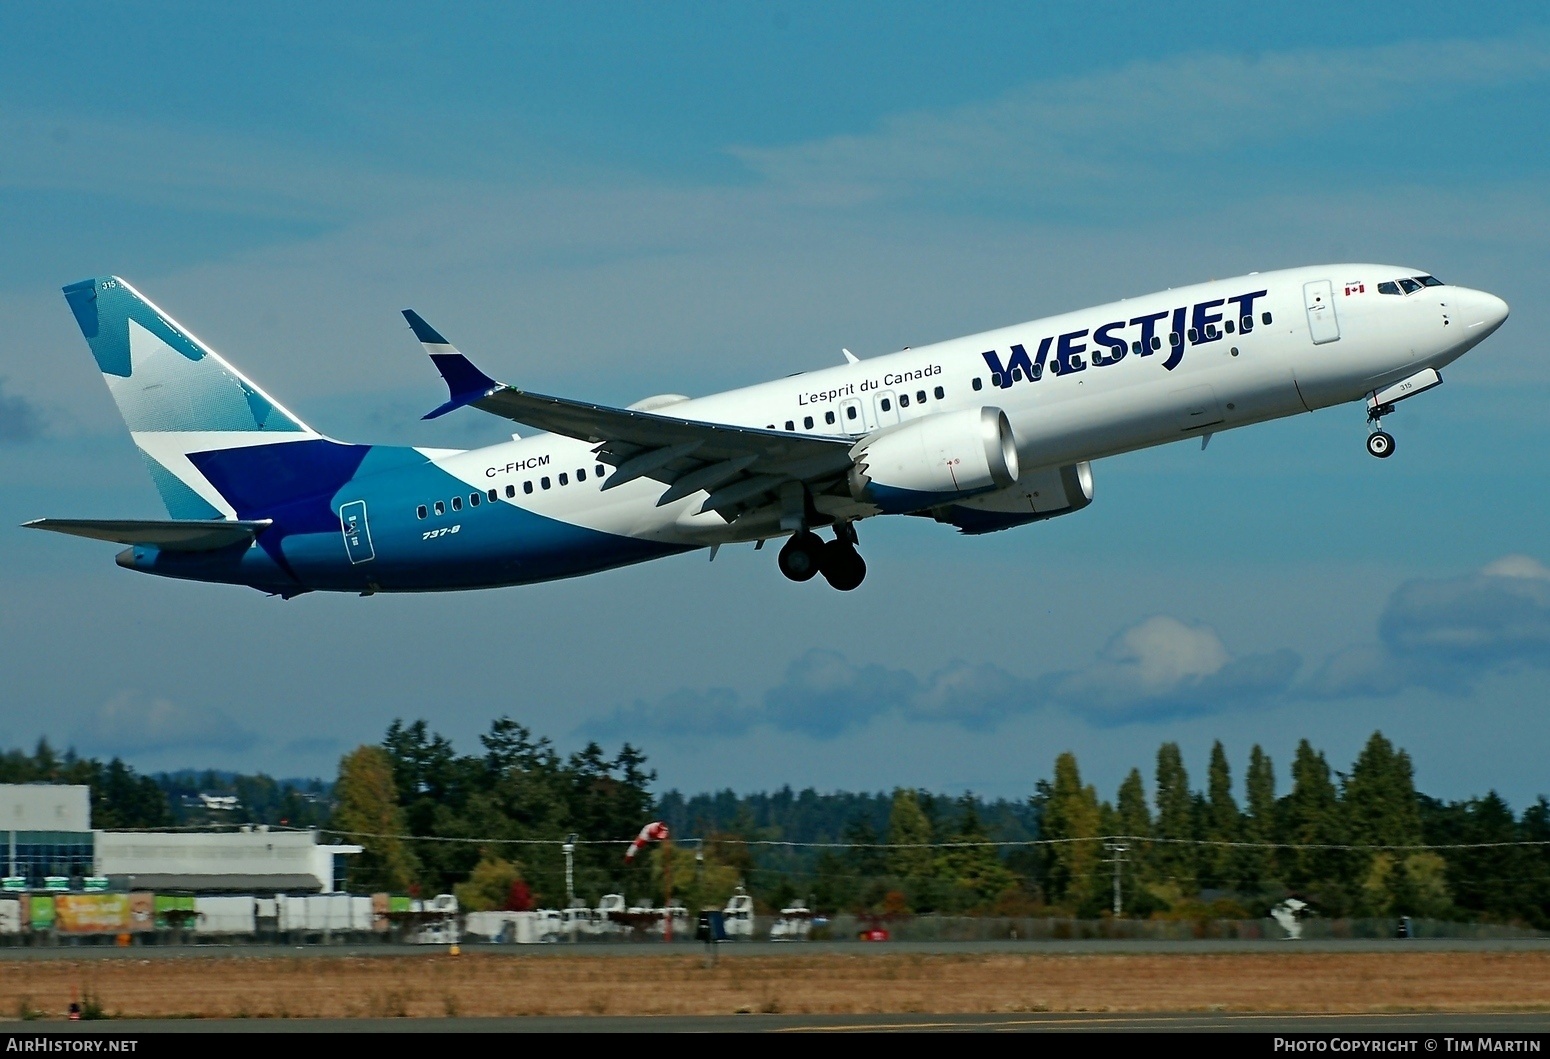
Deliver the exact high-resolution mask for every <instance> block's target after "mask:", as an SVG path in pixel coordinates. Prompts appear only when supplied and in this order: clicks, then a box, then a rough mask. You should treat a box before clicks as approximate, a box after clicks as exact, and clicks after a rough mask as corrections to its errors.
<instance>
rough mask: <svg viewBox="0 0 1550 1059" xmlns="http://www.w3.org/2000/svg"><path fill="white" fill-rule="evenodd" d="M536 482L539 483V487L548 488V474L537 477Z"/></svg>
mask: <svg viewBox="0 0 1550 1059" xmlns="http://www.w3.org/2000/svg"><path fill="white" fill-rule="evenodd" d="M538 484H539V485H540V486H541V487H542V488H544V489H548V488H549V478H548V476H547V475H545V476H544V477H542V478H540V479H538Z"/></svg>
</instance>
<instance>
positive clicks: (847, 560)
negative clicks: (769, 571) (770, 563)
mask: <svg viewBox="0 0 1550 1059" xmlns="http://www.w3.org/2000/svg"><path fill="white" fill-rule="evenodd" d="M779 563H780V572H781V573H783V574H785V575H786V576H787V577H789V578H790V579H791V580H793V581H810V580H812V579H813V576H814V575H816V574H823V577H824V580H825V581H827V582H829V585H830V586H831V587H833V588H837V589H839V590H840V591H841V592H849V591H851V590H852V589H854V588H857V587H859V586H860V584H861V582H862V581H863V580H865V579H866V561H865V560H863V559H862V558H861V553H860V552H858V551H856V531H855V528H854V527H852V526H851V525H850V524H849V523H842V524H840V525H838V526H835V528H834V539H833V540H832V541H825V540H823V539H822V538H821V537H819V536H818V534H816V533H814V532H813V531H812V530H801V531H799V532H797V533H793V534H792V535H791V539H790V540H788V541H787V542H786V544H785V547H783V548H781V550H780V556H779Z"/></svg>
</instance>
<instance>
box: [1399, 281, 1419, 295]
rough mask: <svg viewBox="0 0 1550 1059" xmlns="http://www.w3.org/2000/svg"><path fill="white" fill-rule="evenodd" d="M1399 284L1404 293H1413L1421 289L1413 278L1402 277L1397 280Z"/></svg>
mask: <svg viewBox="0 0 1550 1059" xmlns="http://www.w3.org/2000/svg"><path fill="white" fill-rule="evenodd" d="M1399 285H1400V287H1401V288H1403V289H1404V292H1405V293H1406V294H1414V293H1415V292H1416V291H1418V290H1420V289H1421V285H1420V284H1419V283H1417V282H1416V281H1415V280H1413V279H1402V280H1400V281H1399Z"/></svg>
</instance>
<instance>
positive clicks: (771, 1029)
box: [0, 1012, 1550, 1037]
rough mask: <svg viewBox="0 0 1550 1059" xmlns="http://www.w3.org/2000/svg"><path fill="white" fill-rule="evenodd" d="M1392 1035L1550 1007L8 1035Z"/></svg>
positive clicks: (1517, 1017) (151, 1024) (197, 1028)
mask: <svg viewBox="0 0 1550 1059" xmlns="http://www.w3.org/2000/svg"><path fill="white" fill-rule="evenodd" d="M901 1031H902V1032H917V1033H920V1032H932V1033H948V1032H958V1033H962V1032H981V1033H985V1032H991V1033H995V1032H1001V1033H1006V1032H1018V1033H1028V1032H1057V1033H1093V1032H1098V1033H1126V1032H1140V1033H1159V1032H1162V1033H1170V1032H1187V1033H1199V1032H1223V1033H1276V1034H1307V1033H1318V1034H1328V1033H1342V1034H1361V1033H1384V1034H1394V1033H1402V1034H1415V1035H1417V1036H1421V1037H1426V1036H1434V1037H1435V1036H1444V1035H1459V1034H1471V1035H1472V1034H1482V1033H1484V1034H1520V1035H1530V1034H1533V1035H1539V1034H1544V1033H1547V1032H1550V1012H1479V1013H1471V1014H1453V1013H1441V1012H1422V1013H1398V1014H1381V1015H1370V1014H1368V1015H1320V1014H1240V1013H1230V1012H1179V1013H1170V1014H1117V1013H1107V1012H1106V1013H1080V1012H1077V1013H1061V1014H1054V1013H1028V1014H1004V1015H703V1016H679V1015H658V1016H641V1017H629V1016H608V1015H603V1016H585V1017H574V1018H572V1017H564V1018H559V1017H555V1018H489V1019H465V1018H456V1019H116V1020H107V1021H103V1022H74V1023H70V1022H64V1023H61V1022H34V1023H19V1022H12V1023H8V1024H6V1025H5V1026H3V1027H0V1035H8V1034H11V1035H26V1034H28V1033H31V1032H43V1033H59V1032H69V1033H108V1034H114V1035H125V1036H133V1035H134V1034H135V1033H180V1032H192V1033H210V1032H222V1033H395V1034H402V1033H815V1032H816V1033H846V1032H850V1033H860V1032H866V1033H878V1032H901Z"/></svg>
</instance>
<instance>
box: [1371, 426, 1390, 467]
mask: <svg viewBox="0 0 1550 1059" xmlns="http://www.w3.org/2000/svg"><path fill="white" fill-rule="evenodd" d="M1367 451H1368V452H1370V453H1372V454H1373V455H1374V456H1376V457H1378V459H1380V460H1386V459H1388V458H1389V457H1390V456H1392V455H1394V435H1393V434H1390V433H1389V432H1388V431H1386V430H1375V431H1373V432H1372V433H1371V434H1368V435H1367Z"/></svg>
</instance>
